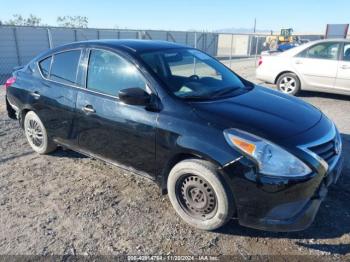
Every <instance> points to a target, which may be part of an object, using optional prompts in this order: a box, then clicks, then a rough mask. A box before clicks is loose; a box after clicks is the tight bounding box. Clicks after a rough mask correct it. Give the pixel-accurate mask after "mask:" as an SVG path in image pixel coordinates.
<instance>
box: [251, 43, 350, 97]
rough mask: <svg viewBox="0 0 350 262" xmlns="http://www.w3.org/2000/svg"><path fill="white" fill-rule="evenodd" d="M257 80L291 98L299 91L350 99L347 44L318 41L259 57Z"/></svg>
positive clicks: (349, 61)
mask: <svg viewBox="0 0 350 262" xmlns="http://www.w3.org/2000/svg"><path fill="white" fill-rule="evenodd" d="M256 78H257V79H259V80H262V81H265V82H267V83H271V84H276V85H277V88H278V89H279V90H280V91H282V92H284V93H287V94H291V95H295V94H296V93H297V92H298V91H299V90H301V89H302V90H314V91H321V92H329V93H337V94H345V95H350V40H346V39H328V40H320V41H315V42H310V43H307V44H304V45H302V46H298V47H295V48H293V49H290V50H288V51H286V52H283V53H278V54H274V55H266V56H261V57H260V59H259V62H258V65H257V69H256Z"/></svg>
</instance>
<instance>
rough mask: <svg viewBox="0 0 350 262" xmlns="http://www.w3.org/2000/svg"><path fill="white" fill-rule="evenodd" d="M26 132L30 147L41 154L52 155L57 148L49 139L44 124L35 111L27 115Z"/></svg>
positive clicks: (25, 121)
mask: <svg viewBox="0 0 350 262" xmlns="http://www.w3.org/2000/svg"><path fill="white" fill-rule="evenodd" d="M24 132H25V134H26V137H27V140H28V142H29V144H30V146H31V147H32V148H33V150H34V151H35V152H37V153H39V154H47V153H50V152H52V151H54V150H55V149H56V147H57V146H56V145H55V144H54V143H53V142H52V141H51V139H50V138H49V137H48V135H47V132H46V128H45V126H44V124H43V123H42V122H41V120H40V118H39V117H38V115H37V114H35V113H34V112H33V111H29V112H28V113H27V114H26V115H25V118H24Z"/></svg>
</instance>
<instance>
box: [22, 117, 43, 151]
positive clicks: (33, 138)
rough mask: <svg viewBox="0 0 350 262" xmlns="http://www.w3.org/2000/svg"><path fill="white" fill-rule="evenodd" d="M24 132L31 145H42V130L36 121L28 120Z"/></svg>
mask: <svg viewBox="0 0 350 262" xmlns="http://www.w3.org/2000/svg"><path fill="white" fill-rule="evenodd" d="M26 132H27V135H28V138H29V140H30V142H31V143H32V144H33V145H35V146H37V147H41V146H42V145H43V130H42V128H41V126H40V125H39V123H38V122H36V121H35V120H33V119H31V120H29V123H28V127H27V128H26Z"/></svg>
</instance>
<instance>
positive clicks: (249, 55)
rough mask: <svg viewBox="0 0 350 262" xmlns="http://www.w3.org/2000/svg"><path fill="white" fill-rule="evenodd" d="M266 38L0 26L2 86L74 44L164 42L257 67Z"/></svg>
mask: <svg viewBox="0 0 350 262" xmlns="http://www.w3.org/2000/svg"><path fill="white" fill-rule="evenodd" d="M266 37H267V35H253V34H222V33H208V32H183V31H161V30H126V29H97V28H95V29H90V28H86V29H85V28H84V29H80V28H79V29H77V28H61V27H26V26H0V84H2V83H4V81H6V79H7V78H8V77H9V76H10V75H11V72H12V71H13V68H14V67H16V66H22V65H25V64H26V63H28V62H29V61H30V60H31V59H32V58H33V57H35V56H36V55H38V54H39V53H40V52H43V51H45V50H47V49H51V48H54V47H57V46H59V45H62V44H66V43H70V42H75V41H85V40H93V39H152V40H165V41H170V42H176V43H179V44H184V45H187V46H190V47H194V48H198V49H200V50H202V51H204V52H206V53H209V54H210V55H212V56H215V57H217V58H218V59H219V60H221V61H222V62H223V63H225V64H226V65H228V66H232V63H233V62H234V61H236V60H237V59H249V61H251V63H252V65H253V66H254V63H255V60H256V58H257V56H258V55H259V54H260V53H261V51H263V50H264V42H265V41H266ZM254 58H255V59H254Z"/></svg>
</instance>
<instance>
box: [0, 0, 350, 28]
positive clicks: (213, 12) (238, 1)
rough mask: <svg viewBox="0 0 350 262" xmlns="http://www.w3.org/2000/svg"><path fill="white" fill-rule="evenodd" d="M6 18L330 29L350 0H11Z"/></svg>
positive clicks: (349, 13) (345, 19)
mask: <svg viewBox="0 0 350 262" xmlns="http://www.w3.org/2000/svg"><path fill="white" fill-rule="evenodd" d="M1 7H2V8H1V14H0V20H8V19H10V18H11V16H12V14H21V15H23V16H28V15H29V14H34V15H36V16H39V17H41V18H42V22H43V23H45V24H49V25H56V18H57V16H63V15H81V16H87V17H88V19H89V27H101V28H115V27H119V28H130V29H171V30H189V29H191V30H208V31H212V30H217V29H223V28H252V27H253V24H254V18H255V17H256V18H257V28H258V29H266V30H279V29H280V28H288V27H293V28H294V31H298V32H322V33H323V32H324V31H325V28H326V24H327V23H350V0H332V1H330V0H318V1H317V0H303V1H302V0H293V1H278V0H275V1H273V0H263V1H261V0H260V1H259V0H248V1H243V0H139V1H136V0H121V1H119V0H115V1H112V0H102V1H96V0H95V1H93V0H59V1H56V0H48V1H39V0H11V1H2V3H1Z"/></svg>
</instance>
